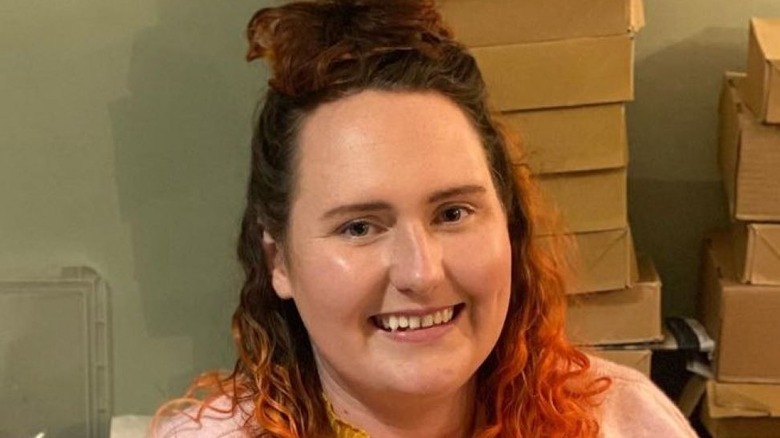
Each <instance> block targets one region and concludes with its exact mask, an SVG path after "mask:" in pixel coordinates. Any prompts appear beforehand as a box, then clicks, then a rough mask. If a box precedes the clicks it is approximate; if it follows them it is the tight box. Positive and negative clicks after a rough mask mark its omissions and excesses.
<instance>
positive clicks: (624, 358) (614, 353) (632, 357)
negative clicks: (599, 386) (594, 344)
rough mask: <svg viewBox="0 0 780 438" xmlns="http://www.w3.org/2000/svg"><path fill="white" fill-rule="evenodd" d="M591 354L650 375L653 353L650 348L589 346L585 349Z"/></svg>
mask: <svg viewBox="0 0 780 438" xmlns="http://www.w3.org/2000/svg"><path fill="white" fill-rule="evenodd" d="M585 351H586V352H587V353H588V354H590V355H592V356H597V357H600V358H602V359H606V360H608V361H610V362H615V363H617V364H620V365H623V366H627V367H629V368H633V369H635V370H637V371H639V372H640V373H642V374H644V375H645V376H647V377H650V365H651V364H652V357H653V354H652V352H651V351H650V350H645V349H639V350H623V349H620V350H610V349H601V348H589V349H587V350H585Z"/></svg>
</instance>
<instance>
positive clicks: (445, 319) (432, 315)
mask: <svg viewBox="0 0 780 438" xmlns="http://www.w3.org/2000/svg"><path fill="white" fill-rule="evenodd" d="M464 307H465V304H463V303H460V304H456V305H454V306H449V307H444V308H440V309H436V310H432V311H430V312H428V313H419V312H416V313H406V312H400V313H385V314H381V315H375V316H372V317H371V320H372V322H373V323H374V325H375V326H376V327H377V328H379V329H381V330H384V331H386V332H410V331H415V330H424V329H428V328H431V327H436V326H440V325H444V324H447V323H449V322H450V321H452V320H453V319H455V318H457V316H458V314H460V311H461V310H463V308H464Z"/></svg>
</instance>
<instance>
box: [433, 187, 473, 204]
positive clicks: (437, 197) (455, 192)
mask: <svg viewBox="0 0 780 438" xmlns="http://www.w3.org/2000/svg"><path fill="white" fill-rule="evenodd" d="M486 192H487V189H486V188H485V187H483V186H480V185H477V184H468V185H464V186H458V187H453V188H451V189H446V190H440V191H437V192H434V193H433V194H432V195H431V196H429V197H428V203H429V204H434V203H436V202H440V201H443V200H445V199H448V198H453V197H455V196H464V195H475V194H483V193H486Z"/></svg>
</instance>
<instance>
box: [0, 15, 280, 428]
mask: <svg viewBox="0 0 780 438" xmlns="http://www.w3.org/2000/svg"><path fill="white" fill-rule="evenodd" d="M262 5H263V3H261V2H247V1H229V2H215V1H204V0H121V1H111V2H105V1H99V0H78V1H69V2H46V3H42V2H39V1H26V2H22V1H16V2H4V3H3V4H2V5H0V96H2V97H0V127H1V129H0V132H2V134H0V205H2V214H0V266H1V267H2V270H3V272H5V273H6V275H9V274H7V273H11V274H16V275H18V273H19V272H30V271H34V270H36V269H38V268H46V267H50V266H72V265H89V266H92V267H94V268H95V269H96V270H97V271H98V272H100V273H101V275H102V276H103V277H104V278H105V279H106V281H107V282H108V284H109V286H110V289H111V313H112V318H113V326H112V330H113V343H112V344H113V347H112V348H113V359H114V369H113V372H114V377H115V378H114V387H113V388H114V408H115V412H117V413H130V412H134V413H148V412H151V411H153V410H154V409H155V407H156V406H157V404H159V402H160V401H161V400H163V399H165V398H168V397H171V396H173V395H178V394H179V393H180V391H182V389H183V388H184V386H185V385H186V383H187V382H188V381H189V380H190V379H191V377H192V376H193V375H194V374H195V373H196V372H197V371H201V370H203V369H207V368H214V367H224V366H230V365H231V363H232V347H231V345H230V331H229V326H228V323H229V318H230V315H231V312H232V309H233V307H234V305H235V302H236V293H235V292H236V290H237V288H238V285H239V284H240V269H239V267H238V266H237V263H236V261H235V255H234V241H235V239H236V235H237V229H238V224H239V217H240V214H241V209H242V203H243V200H242V197H243V190H244V184H245V179H246V174H247V169H248V164H247V163H248V157H249V154H248V150H247V147H246V146H247V144H248V141H249V136H250V131H251V117H252V112H253V111H254V108H255V104H256V101H257V98H258V96H259V95H260V93H261V91H262V89H263V87H264V85H263V84H264V83H265V80H266V79H265V77H264V69H263V68H262V67H261V66H260V64H254V65H249V64H247V63H245V62H244V60H243V57H244V52H245V43H244V40H243V28H244V26H245V24H246V22H247V21H248V20H249V17H250V16H251V14H252V12H253V11H254V10H255V9H256V8H259V7H261V6H262ZM53 329H55V330H56V327H53ZM0 354H2V353H0Z"/></svg>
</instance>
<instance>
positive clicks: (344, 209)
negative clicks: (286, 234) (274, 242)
mask: <svg viewBox="0 0 780 438" xmlns="http://www.w3.org/2000/svg"><path fill="white" fill-rule="evenodd" d="M486 192H487V189H486V188H485V187H483V186H480V185H476V184H469V185H463V186H458V187H453V188H450V189H445V190H439V191H436V192H434V193H432V194H431V195H430V196H429V197H428V203H429V204H435V203H437V202H441V201H443V200H445V199H449V198H452V197H455V196H464V195H473V194H482V193H486ZM392 208H393V207H392V206H391V205H390V204H389V203H387V202H383V201H368V202H358V203H355V204H345V205H340V206H338V207H335V208H332V209H330V210H328V211H326V212H325V213H324V214H323V215H322V219H330V218H333V217H335V216H340V215H344V214H350V213H351V214H354V213H372V212H378V211H387V210H392Z"/></svg>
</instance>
